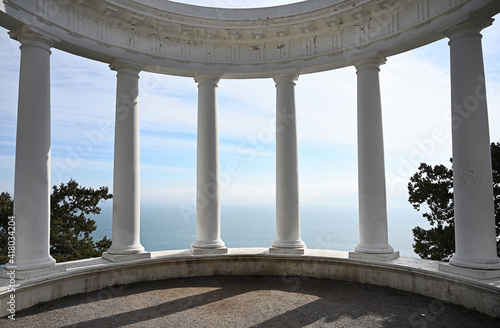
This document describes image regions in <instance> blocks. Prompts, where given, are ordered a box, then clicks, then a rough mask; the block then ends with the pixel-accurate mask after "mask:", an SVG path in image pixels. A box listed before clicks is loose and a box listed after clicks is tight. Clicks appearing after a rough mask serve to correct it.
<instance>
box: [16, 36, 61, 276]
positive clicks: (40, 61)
mask: <svg viewBox="0 0 500 328" xmlns="http://www.w3.org/2000/svg"><path fill="white" fill-rule="evenodd" d="M10 35H11V37H12V38H15V39H17V40H19V41H20V42H21V67H20V74H19V100H18V116H17V136H16V163H15V181H14V216H15V222H16V226H15V228H16V252H15V263H13V264H9V265H7V268H8V269H16V270H19V271H22V270H34V269H42V268H48V267H52V266H54V264H55V262H56V261H55V260H54V259H53V258H52V256H50V253H49V245H50V189H51V185H50V54H51V52H50V48H51V47H52V46H53V42H54V41H53V40H52V39H50V38H48V37H46V36H44V35H41V34H38V33H36V32H35V31H32V30H30V31H22V32H20V33H19V34H18V33H17V32H15V31H13V32H11V33H10Z"/></svg>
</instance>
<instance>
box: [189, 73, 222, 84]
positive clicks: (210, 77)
mask: <svg viewBox="0 0 500 328" xmlns="http://www.w3.org/2000/svg"><path fill="white" fill-rule="evenodd" d="M220 78H221V77H220V76H219V75H216V74H213V73H203V72H196V74H195V76H194V81H195V82H196V83H198V85H200V84H212V85H214V86H215V87H217V86H218V84H219V81H220Z"/></svg>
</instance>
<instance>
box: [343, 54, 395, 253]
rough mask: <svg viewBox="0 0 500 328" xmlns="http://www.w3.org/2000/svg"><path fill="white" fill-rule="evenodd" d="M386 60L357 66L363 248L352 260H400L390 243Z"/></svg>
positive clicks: (358, 248)
mask: <svg viewBox="0 0 500 328" xmlns="http://www.w3.org/2000/svg"><path fill="white" fill-rule="evenodd" d="M384 63H385V58H384V57H382V56H380V55H376V56H374V57H372V58H366V59H362V60H359V61H357V62H356V63H355V67H356V73H357V81H358V82H357V94H358V96H357V98H358V197H359V239H360V240H359V244H358V245H357V246H356V249H355V250H356V252H351V253H350V254H349V257H351V258H369V259H374V260H385V261H387V260H390V259H393V258H396V257H398V256H399V253H398V252H396V253H395V252H394V250H393V249H392V247H391V246H390V245H389V241H388V231H387V208H386V191H385V167H384V140H383V129H382V105H381V101H380V83H379V71H380V65H381V64H384Z"/></svg>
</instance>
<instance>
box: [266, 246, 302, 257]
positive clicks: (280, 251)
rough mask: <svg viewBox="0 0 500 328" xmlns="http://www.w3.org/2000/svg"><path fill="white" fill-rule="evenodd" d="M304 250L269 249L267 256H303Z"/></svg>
mask: <svg viewBox="0 0 500 328" xmlns="http://www.w3.org/2000/svg"><path fill="white" fill-rule="evenodd" d="M305 250H306V248H305V247H302V248H285V247H274V246H273V247H270V248H269V254H279V255H303V254H304V253H305Z"/></svg>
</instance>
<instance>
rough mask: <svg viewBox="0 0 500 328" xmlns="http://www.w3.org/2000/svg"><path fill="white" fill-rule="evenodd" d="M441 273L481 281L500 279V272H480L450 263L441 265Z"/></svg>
mask: <svg viewBox="0 0 500 328" xmlns="http://www.w3.org/2000/svg"><path fill="white" fill-rule="evenodd" d="M438 268H439V271H443V272H446V273H453V274H457V275H461V276H466V277H472V278H476V279H481V280H487V279H495V278H500V270H479V269H469V268H462V267H457V266H454V265H451V264H450V263H439V266H438Z"/></svg>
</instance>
